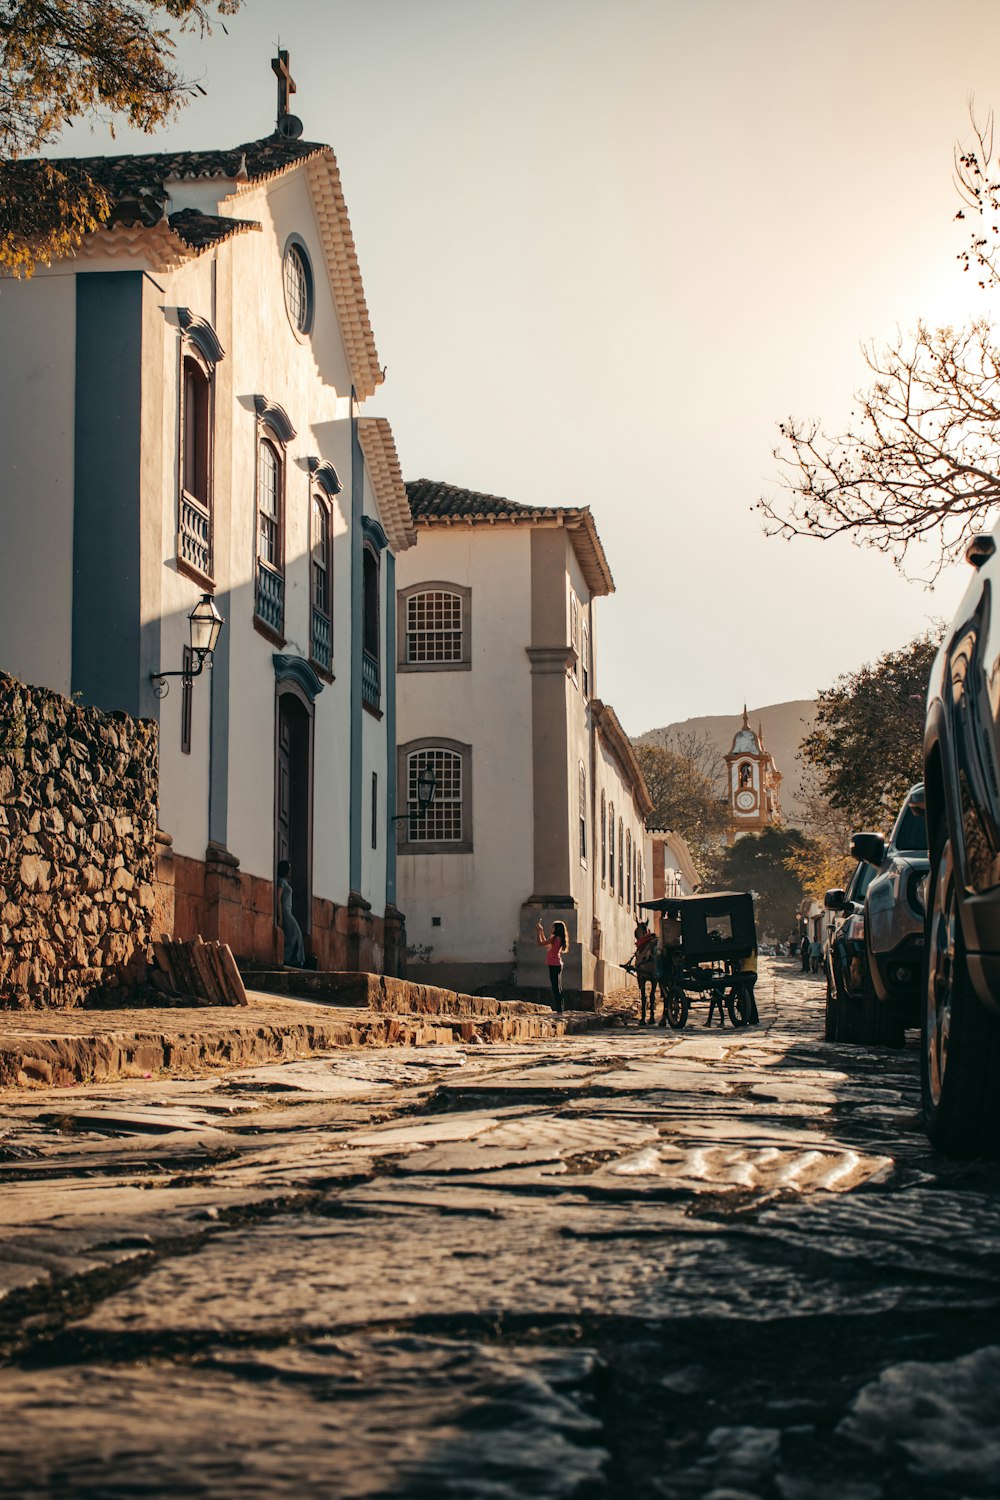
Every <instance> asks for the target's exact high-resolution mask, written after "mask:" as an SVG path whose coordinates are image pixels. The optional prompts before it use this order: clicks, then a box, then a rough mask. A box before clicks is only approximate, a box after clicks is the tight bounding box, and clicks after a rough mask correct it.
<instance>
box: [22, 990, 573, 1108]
mask: <svg viewBox="0 0 1000 1500" xmlns="http://www.w3.org/2000/svg"><path fill="white" fill-rule="evenodd" d="M249 998H250V1007H249V1008H248V1009H246V1010H241V1011H239V1012H237V1013H236V1014H234V1012H233V1010H232V1009H231V1008H228V1007H226V1008H221V1007H213V1008H205V1009H198V1010H192V1009H190V1008H184V1009H171V1008H162V1009H160V1008H155V1009H150V1010H131V1011H84V1010H72V1011H62V1012H57V1013H53V1012H51V1011H49V1012H38V1011H32V1012H24V1011H7V1012H0V1088H25V1087H33V1086H34V1087H43V1088H52V1087H68V1086H70V1085H72V1084H78V1083H104V1082H110V1081H112V1080H114V1079H119V1078H144V1077H148V1076H152V1075H157V1074H164V1073H185V1072H186V1073H190V1072H196V1073H198V1072H205V1071H207V1070H210V1069H215V1068H243V1067H258V1066H260V1065H261V1064H263V1063H269V1062H289V1061H291V1060H293V1059H297V1058H303V1057H310V1056H314V1055H315V1054H317V1053H321V1052H330V1051H337V1050H341V1049H344V1048H357V1047H434V1046H455V1045H463V1044H465V1045H469V1044H473V1045H476V1044H480V1043H486V1044H489V1043H498V1042H532V1041H543V1040H551V1039H552V1038H554V1037H560V1036H564V1035H566V1033H567V1031H573V1032H575V1031H579V1030H590V1029H592V1028H593V1026H594V1022H595V1018H594V1017H593V1016H584V1015H580V1016H575V1015H573V1016H569V1017H567V1018H565V1019H560V1020H557V1019H556V1018H555V1017H554V1016H553V1015H552V1013H551V1012H548V1013H546V1014H524V1015H510V1014H506V1015H502V1016H487V1017H484V1016H475V1017H470V1016H451V1015H412V1016H410V1015H390V1014H383V1013H378V1012H374V1011H372V1010H370V1009H365V1010H362V1009H358V1010H346V1008H341V1007H338V1008H337V1009H336V1010H335V1011H333V1012H331V1008H330V1007H329V1006H318V1005H315V1004H309V1003H308V1002H304V1001H300V1000H290V999H281V1000H278V999H274V998H272V997H271V996H268V995H263V994H253V993H251V995H250V997H249Z"/></svg>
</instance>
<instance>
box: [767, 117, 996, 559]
mask: <svg viewBox="0 0 1000 1500" xmlns="http://www.w3.org/2000/svg"><path fill="white" fill-rule="evenodd" d="M972 124H973V144H972V146H971V147H970V148H969V149H967V150H961V151H956V156H955V175H956V183H957V186H958V190H959V193H960V195H961V197H962V199H963V202H964V204H965V207H964V208H963V209H962V210H961V211H960V212H959V214H958V217H959V218H960V219H961V218H964V217H965V215H966V210H969V211H970V212H971V213H972V214H973V216H974V218H978V219H979V221H980V223H979V225H978V226H974V228H973V236H972V240H971V243H970V245H969V247H968V249H967V250H965V251H963V253H962V254H961V255H960V257H959V259H960V260H961V261H962V262H963V264H964V266H965V269H966V270H969V269H971V268H972V267H976V268H977V269H978V270H979V272H980V285H981V286H983V287H984V288H995V287H996V286H998V285H1000V269H998V261H1000V222H998V221H1000V166H998V163H997V162H996V160H995V156H994V147H993V117H992V115H990V116H989V118H988V120H987V122H986V124H985V125H984V126H982V127H981V126H979V125H977V123H976V120H975V118H974V117H973V122H972ZM863 354H864V358H865V362H866V364H867V366H868V369H869V371H870V373H871V376H872V377H873V378H872V382H871V384H870V385H869V386H868V387H867V389H864V390H861V391H858V392H856V394H855V401H856V409H855V411H854V412H853V414H852V418H851V421H850V423H849V424H848V425H847V426H846V427H845V428H844V429H843V430H842V431H839V432H837V431H834V432H828V431H826V430H825V429H824V427H823V426H822V424H821V423H820V422H818V421H815V420H808V421H803V420H800V419H799V418H796V417H789V418H788V420H787V421H785V422H782V423H780V424H779V431H780V433H781V437H782V440H783V443H782V445H779V447H778V448H776V449H775V454H774V456H775V458H776V460H777V461H778V464H779V470H780V479H781V485H782V489H783V492H784V493H783V494H782V495H780V496H779V497H777V498H764V499H763V500H761V501H760V502H759V505H758V509H759V510H760V512H761V513H762V515H763V518H764V525H765V529H766V530H767V531H769V532H770V534H772V535H781V536H784V537H793V536H809V537H815V538H819V539H820V540H826V539H828V538H830V537H834V536H839V535H845V534H846V535H848V536H850V537H852V538H853V540H854V541H856V542H857V543H858V544H859V545H862V546H868V547H874V548H876V549H877V550H879V551H881V552H885V553H887V554H888V555H889V556H891V557H892V558H893V560H894V562H895V563H896V564H897V566H900V567H901V566H902V565H903V563H904V560H905V558H906V555H907V552H908V550H909V548H910V547H911V545H912V544H913V543H914V542H919V541H927V540H931V541H933V542H934V543H936V545H937V548H938V555H937V565H936V568H935V570H934V572H935V576H936V573H937V572H938V571H940V569H941V567H943V565H944V564H945V563H946V562H948V561H949V560H951V559H952V558H954V557H956V556H958V555H959V554H960V553H961V552H962V551H963V550H964V548H965V546H966V545H967V543H968V541H969V538H970V537H971V536H972V535H974V534H975V533H976V532H978V531H982V530H984V529H985V528H987V527H989V526H990V525H991V524H992V523H993V522H994V521H995V520H996V518H997V514H998V509H1000V344H998V343H997V341H996V340H995V338H994V336H993V331H992V329H991V327H990V324H989V322H988V321H986V320H979V321H975V322H973V323H971V324H970V325H969V326H968V327H965V328H957V329H955V328H937V329H932V328H928V327H926V326H925V325H924V324H922V323H921V324H919V325H918V326H917V329H916V332H915V333H913V334H908V335H905V336H904V335H903V334H899V335H898V336H897V338H896V339H895V340H894V341H893V342H892V343H890V344H888V345H886V346H885V347H878V346H876V345H875V344H874V343H869V344H867V345H866V346H864V349H863Z"/></svg>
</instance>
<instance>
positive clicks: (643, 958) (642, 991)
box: [625, 922, 656, 1026]
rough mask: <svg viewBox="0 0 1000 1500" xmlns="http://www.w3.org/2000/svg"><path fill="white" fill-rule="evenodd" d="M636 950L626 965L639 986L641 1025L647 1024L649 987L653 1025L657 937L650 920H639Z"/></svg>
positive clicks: (650, 1012)
mask: <svg viewBox="0 0 1000 1500" xmlns="http://www.w3.org/2000/svg"><path fill="white" fill-rule="evenodd" d="M634 936H635V952H634V953H633V955H632V957H631V958H630V959H629V962H628V963H627V964H626V965H625V967H626V968H627V969H629V970H631V972H632V973H633V974H634V975H635V977H636V982H637V984H638V986H639V1025H640V1026H645V1025H646V987H647V985H648V987H649V1025H650V1026H652V1024H653V1021H654V1019H655V1017H654V1010H655V1006H656V938H655V936H654V935H653V933H651V932H650V930H649V923H648V922H639V923H637V925H636V929H635V934H634Z"/></svg>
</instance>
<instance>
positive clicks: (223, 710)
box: [208, 592, 234, 849]
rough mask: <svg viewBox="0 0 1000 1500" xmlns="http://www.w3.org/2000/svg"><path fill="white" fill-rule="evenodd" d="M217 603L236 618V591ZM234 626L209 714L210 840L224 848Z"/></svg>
mask: <svg viewBox="0 0 1000 1500" xmlns="http://www.w3.org/2000/svg"><path fill="white" fill-rule="evenodd" d="M215 602H216V604H217V605H218V606H219V610H220V612H221V613H222V614H223V615H224V616H225V618H226V620H228V621H232V618H233V613H234V611H233V602H232V594H230V593H229V592H226V593H224V594H216V595H215ZM232 638H233V632H232V628H231V625H226V626H225V627H224V628H223V630H222V631H221V633H220V635H219V643H218V645H217V646H216V648H215V652H214V654H213V656H212V671H211V684H210V697H209V710H208V712H209V717H208V839H209V843H212V844H218V845H220V847H221V848H223V849H228V847H229V683H230V676H229V674H230V652H229V644H230V641H231V640H232Z"/></svg>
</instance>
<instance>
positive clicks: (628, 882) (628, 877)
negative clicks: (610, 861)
mask: <svg viewBox="0 0 1000 1500" xmlns="http://www.w3.org/2000/svg"><path fill="white" fill-rule="evenodd" d="M625 905H626V906H629V907H630V906H631V905H632V830H631V829H629V831H628V833H626V835H625Z"/></svg>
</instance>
